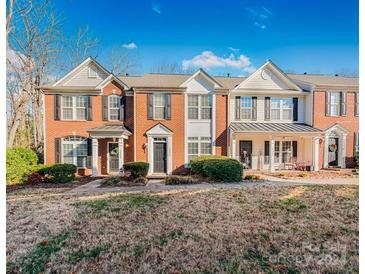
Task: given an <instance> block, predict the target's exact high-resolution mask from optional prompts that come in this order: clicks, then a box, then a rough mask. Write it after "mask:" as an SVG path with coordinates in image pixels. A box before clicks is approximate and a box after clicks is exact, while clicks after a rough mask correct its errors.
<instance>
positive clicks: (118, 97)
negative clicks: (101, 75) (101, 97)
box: [108, 94, 120, 121]
mask: <svg viewBox="0 0 365 274" xmlns="http://www.w3.org/2000/svg"><path fill="white" fill-rule="evenodd" d="M111 97H114V98H115V97H117V99H118V106H119V107H118V108H111V107H110V98H111ZM111 109H118V117H119V115H120V113H119V112H120V96H118V95H115V94H113V95H109V96H108V120H109V121H119V119H118V118H117V119H110V110H111Z"/></svg>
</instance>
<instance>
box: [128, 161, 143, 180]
mask: <svg viewBox="0 0 365 274" xmlns="http://www.w3.org/2000/svg"><path fill="white" fill-rule="evenodd" d="M149 166H150V165H149V164H148V163H146V162H129V163H125V164H124V165H123V170H124V171H125V172H128V171H129V172H130V173H131V176H130V177H131V179H136V178H138V177H147V173H148V168H149Z"/></svg>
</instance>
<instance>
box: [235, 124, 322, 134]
mask: <svg viewBox="0 0 365 274" xmlns="http://www.w3.org/2000/svg"><path fill="white" fill-rule="evenodd" d="M229 128H230V129H231V130H232V131H233V132H277V133H287V132H292V133H321V132H322V130H320V129H318V128H315V127H312V126H309V125H307V124H292V123H242V122H232V123H231V124H230V125H229Z"/></svg>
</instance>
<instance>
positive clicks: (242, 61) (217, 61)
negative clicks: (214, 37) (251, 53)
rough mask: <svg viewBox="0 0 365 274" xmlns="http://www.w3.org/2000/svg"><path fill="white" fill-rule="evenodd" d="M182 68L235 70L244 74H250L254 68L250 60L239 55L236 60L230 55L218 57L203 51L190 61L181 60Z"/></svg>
mask: <svg viewBox="0 0 365 274" xmlns="http://www.w3.org/2000/svg"><path fill="white" fill-rule="evenodd" d="M182 66H183V68H184V69H188V68H192V67H200V68H205V69H210V68H223V67H227V68H235V69H240V70H243V71H245V72H252V71H253V70H254V69H255V68H254V67H252V66H251V61H250V58H248V57H247V56H245V55H243V54H241V55H239V56H238V57H237V58H236V56H235V55H234V54H233V53H231V54H230V55H229V57H227V58H224V57H219V56H217V55H215V54H214V53H213V52H211V51H203V52H202V53H201V54H199V55H197V56H195V57H193V58H192V59H190V60H183V61H182Z"/></svg>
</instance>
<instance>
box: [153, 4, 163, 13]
mask: <svg viewBox="0 0 365 274" xmlns="http://www.w3.org/2000/svg"><path fill="white" fill-rule="evenodd" d="M152 10H153V11H154V12H156V13H157V14H161V13H162V11H161V7H160V5H158V4H152Z"/></svg>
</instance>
